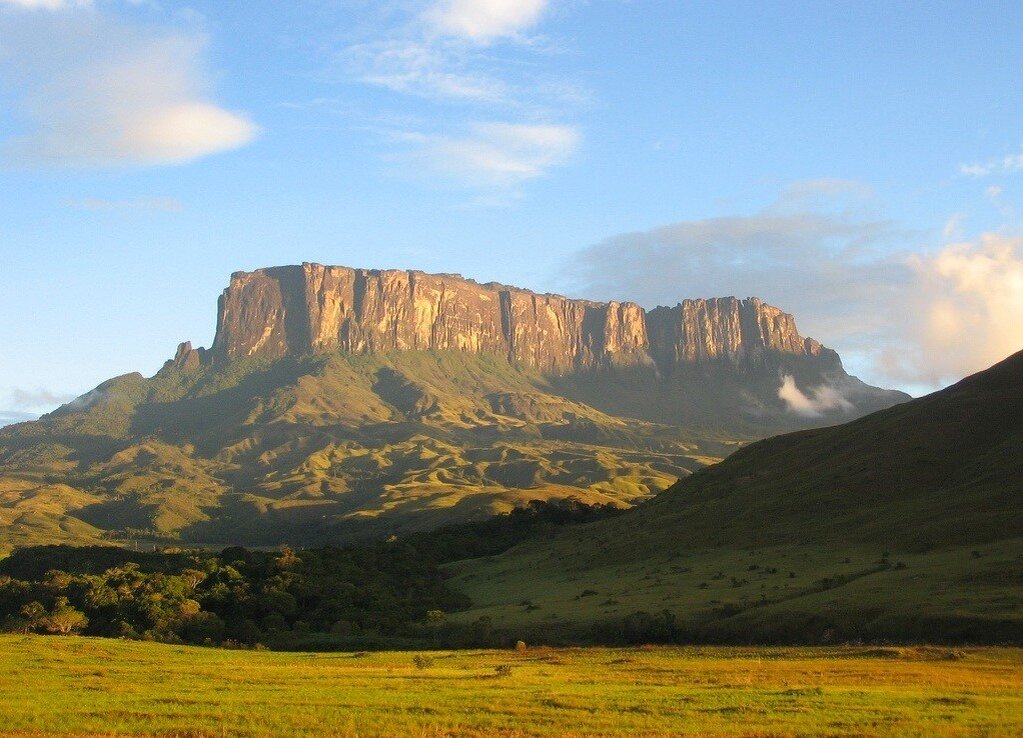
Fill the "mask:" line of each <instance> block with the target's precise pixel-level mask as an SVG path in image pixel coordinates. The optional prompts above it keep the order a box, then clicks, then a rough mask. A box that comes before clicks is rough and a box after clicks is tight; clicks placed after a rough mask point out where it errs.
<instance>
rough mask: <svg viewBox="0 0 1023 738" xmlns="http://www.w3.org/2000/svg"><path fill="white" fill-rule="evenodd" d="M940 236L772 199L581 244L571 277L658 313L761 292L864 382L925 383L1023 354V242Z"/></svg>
mask: <svg viewBox="0 0 1023 738" xmlns="http://www.w3.org/2000/svg"><path fill="white" fill-rule="evenodd" d="M784 199H785V198H780V201H781V200H784ZM934 240H935V241H937V242H938V243H937V245H930V246H929V245H927V242H926V241H925V240H924V239H922V237H921V235H920V234H913V233H908V232H905V231H901V230H899V229H897V228H896V227H895V226H894V225H893V224H892V223H890V222H888V221H885V220H883V219H878V218H876V217H875V218H869V217H865V216H863V215H854V214H849V213H847V212H828V211H826V210H821V209H817V210H814V209H803V210H798V209H795V210H790V211H788V212H778V208H777V204H776V205H773V206H772V207H770V208H767V209H765V211H762V212H761V213H757V214H753V215H746V216H742V215H739V216H730V217H721V218H710V219H706V220H696V221H682V222H679V223H674V224H671V225H666V226H662V227H660V228H655V229H652V230H649V231H644V232H637V233H628V234H623V235H620V236H615V237H613V238H610V239H608V240H606V241H604V242H601V243H598V244H596V245H594V246H591V247H589V248H587V249H585V250H583V251H582V252H581V253H580V254H579V255H578V256H577V258H576V259H575V260H574V261H573V262H572V263H570V264H568V265H567V275H566V281H569V282H572V283H573V289H572V291H573V292H574V293H576V294H582V295H586V296H589V297H594V298H605V299H619V300H635V301H637V302H640V303H641V304H644V305H647V306H649V307H652V306H654V305H657V304H667V305H674V304H675V303H676V302H678V301H679V300H681V299H683V298H687V297H715V296H725V295H738V296H740V297H745V296H754V295H755V296H758V297H760V298H762V299H764V300H766V301H768V302H770V303H772V304H774V305H777V306H778V307H780V308H782V309H783V310H787V311H789V312H791V313H793V314H794V315H795V317H796V319H797V321H798V323H799V327H800V330H801V332H802V333H803V334H804V335H809V336H813V337H815V338H817V339H819V340H822V341H823V342H824V343H826V344H829V345H831V346H833V347H834V348H836V349H838V350H839V352H840V353H841V354H842V356H843V358H844V359H845V360H846V363H847V364H852V366H853V368H854V369H855V370H856V371H858V372H861V373H864V374H866V377H865V378H866V379H868V380H870V381H872V382H875V383H882V384H889V385H891V384H906V383H909V384H911V385H913V386H915V387H917V388H920V389H923V388H924V387H928V386H929V387H934V386H938V385H941V384H945V383H947V382H949V381H954V380H955V379H958V378H960V377H962V376H964V375H966V374H969V373H972V372H975V371H979V370H981V369H984V368H985V367H987V366H990V365H991V364H993V363H995V362H996V361H998V360H1000V359H1002V358H1004V357H1005V356H1007V355H1009V354H1010V353H1013V352H1014V351H1018V350H1020V349H1023V239H1020V238H1014V237H1009V236H1005V235H999V234H991V233H989V234H985V235H983V236H982V237H980V238H978V239H976V240H973V241H969V242H964V243H956V244H952V245H947V244H941V243H940V234H935V237H934ZM932 243H934V242H932ZM807 398H808V399H809V400H811V401H817V400H819V399H827V398H826V397H823V398H818V397H816V396H815V395H813V394H812V393H810V394H809V395H807ZM791 399H793V400H794V401H795V402H796V404H797V405H798V404H799V399H798V398H797V397H796V396H795V395H794V394H793V395H791Z"/></svg>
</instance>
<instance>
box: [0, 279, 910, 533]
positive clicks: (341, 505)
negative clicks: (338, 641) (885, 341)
mask: <svg viewBox="0 0 1023 738" xmlns="http://www.w3.org/2000/svg"><path fill="white" fill-rule="evenodd" d="M783 387H785V388H786V391H785V392H780V390H781V389H782V388H783ZM793 393H796V394H797V395H798V396H800V397H801V398H802V402H799V403H795V404H794V403H793V402H792V394H793ZM905 399H907V397H906V395H904V394H902V393H899V392H892V391H887V390H880V389H878V388H875V387H871V386H869V385H866V384H864V383H862V382H860V381H859V380H857V379H856V378H854V377H850V376H849V375H848V374H846V372H845V371H844V369H843V368H842V364H841V361H840V359H839V357H838V355H837V354H836V353H835V352H833V351H831V350H829V349H826V348H824V347H822V346H821V345H820V344H819V343H818V342H816V341H814V340H813V339H808V338H803V337H802V336H800V335H799V333H798V331H797V330H796V325H795V320H794V319H793V318H792V316H790V315H788V314H786V313H784V312H782V311H781V310H779V309H777V308H774V307H771V306H769V305H765V304H764V303H762V302H761V301H760V300H757V299H755V298H750V299H746V300H739V299H736V298H732V297H726V298H718V299H710V300H685V301H683V302H681V303H679V304H678V305H676V306H675V307H671V308H668V307H661V308H656V309H654V310H650V311H645V310H644V309H642V308H641V307H640V306H638V305H635V304H633V303H617V302H609V303H599V302H591V301H587V300H574V299H569V298H566V297H561V296H558V295H549V294H547V295H541V294H536V293H533V292H529V291H528V290H523V289H518V288H513V287H506V286H504V285H499V284H495V283H488V284H479V283H476V282H473V281H471V280H467V279H463V278H461V277H459V276H456V275H429V274H423V273H422V272H414V271H376V270H360V269H350V268H347V267H326V266H320V265H317V264H304V265H301V266H286V267H275V268H270V269H261V270H257V271H254V272H248V273H236V274H234V275H232V277H231V282H230V285H229V286H228V288H227V289H226V290H225V291H224V293H223V295H222V296H221V298H220V302H219V310H218V316H217V332H216V337H215V339H214V342H213V345H212V346H211V347H210V348H209V349H204V348H192V346H191V344H190V343H187V342H186V343H183V344H181V345H180V346H179V347H178V351H177V353H176V354H175V356H174V358H173V359H171V360H170V361H168V362H167V363H166V364H165V365H164V367H163V368H162V369H161V370H160V371H159V372H158V373H157V375H156V376H154V377H152V378H149V379H147V378H145V377H143V376H142V375H140V374H129V375H125V376H122V377H117V378H115V379H112V380H109V381H108V382H104V383H103V384H102V385H100V386H99V387H97V388H96V389H95V390H93V391H91V392H89V393H87V394H86V395H83V396H82V397H80V398H78V399H77V400H75V401H74V402H72V403H69V404H67V405H65V406H63V407H61V408H60V409H58V410H56V411H54V412H53V413H51V414H49V415H47V416H44V417H43V418H41V419H40V420H39V421H36V422H33V423H24V424H21V425H17V426H10V427H8V428H5V429H2V430H0V543H2V542H3V541H6V542H8V543H27V542H40V541H58V540H64V541H67V540H72V541H95V540H100V539H114V540H125V539H130V538H146V539H153V540H177V539H184V540H189V541H197V542H209V543H228V542H238V543H249V544H253V543H262V544H274V543H279V542H281V541H290V542H293V543H299V544H304V543H313V542H321V541H325V540H329V541H343V540H349V539H352V538H358V537H363V538H364V537H374V536H381V535H389V534H391V533H394V532H401V531H403V530H409V529H415V528H424V527H430V526H433V525H437V524H440V523H444V522H449V521H452V520H460V519H466V518H472V517H478V516H483V515H486V514H490V513H493V512H495V511H502V510H507V509H508V508H509V507H510V506H513V505H516V504H521V503H522V502H525V501H528V500H530V499H549V498H561V497H568V496H574V497H578V498H579V499H581V500H583V501H585V502H591V503H595V502H600V503H613V504H617V505H631V504H633V503H634V502H635V501H638V500H641V499H644V498H646V497H648V496H650V495H652V494H654V493H656V492H658V491H660V490H661V489H664V488H665V487H667V486H669V485H670V484H672V483H673V482H674V481H675V480H676V479H677V478H679V477H683V476H686V475H688V474H689V473H691V472H692V471H693V470H695V469H698V468H700V467H701V466H703V465H705V464H707V463H708V462H712V461H715V460H717V459H720V458H722V457H724V456H725V455H727V454H728V453H730V452H731V451H732V450H733V449H734V448H736V447H738V446H740V445H742V444H744V443H745V442H747V441H749V440H754V439H757V438H762V437H764V436H767V435H771V434H774V433H777V432H779V431H783V430H792V429H796V428H802V427H807V426H812V425H820V424H829V423H833V422H838V421H840V420H844V419H849V418H852V417H856V416H858V415H862V414H864V413H866V412H870V411H873V410H876V409H879V408H882V407H888V406H890V405H892V404H894V403H897V402H901V401H903V400H905Z"/></svg>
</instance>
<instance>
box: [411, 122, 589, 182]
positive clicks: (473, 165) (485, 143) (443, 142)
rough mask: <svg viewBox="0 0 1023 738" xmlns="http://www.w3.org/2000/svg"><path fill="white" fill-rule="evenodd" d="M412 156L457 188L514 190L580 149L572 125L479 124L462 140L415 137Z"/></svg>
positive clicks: (460, 137) (469, 130)
mask: <svg viewBox="0 0 1023 738" xmlns="http://www.w3.org/2000/svg"><path fill="white" fill-rule="evenodd" d="M410 141H411V142H412V143H413V144H414V145H415V146H416V149H415V151H414V152H413V154H412V155H411V156H412V158H413V159H416V160H418V161H420V162H421V163H422V164H423V165H424V167H425V168H426V169H428V170H429V171H431V172H433V173H435V174H437V175H440V176H441V177H442V178H445V179H448V180H451V181H453V182H455V183H461V184H467V185H470V186H474V187H482V188H493V187H509V186H514V185H517V184H520V183H522V182H524V181H526V180H529V179H533V178H535V177H539V176H542V175H544V174H545V173H547V172H548V171H549V170H550V169H551V168H553V167H556V166H559V165H561V164H564V163H565V162H566V161H567V160H568V159H569V158H570V157H571V156H572V154H573V153H574V152H575V150H576V148H577V147H578V145H579V133H578V131H577V130H576V129H575V128H573V127H571V126H560V125H528V124H520V123H475V124H472V125H471V126H470V127H469V129H468V131H467V132H466V133H464V134H463V135H460V136H413V137H410Z"/></svg>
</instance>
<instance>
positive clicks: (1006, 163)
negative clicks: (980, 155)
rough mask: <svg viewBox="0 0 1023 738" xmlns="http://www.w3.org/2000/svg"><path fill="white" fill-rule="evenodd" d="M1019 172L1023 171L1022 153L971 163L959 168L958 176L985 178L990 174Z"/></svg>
mask: <svg viewBox="0 0 1023 738" xmlns="http://www.w3.org/2000/svg"><path fill="white" fill-rule="evenodd" d="M1021 171H1023V152H1020V153H1018V154H1009V155H1007V156H1003V157H1002V158H1000V159H990V160H988V161H985V162H973V163H971V164H961V165H960V166H959V172H960V174H966V175H969V176H971V177H986V176H988V175H990V174H1012V173H1014V172H1021Z"/></svg>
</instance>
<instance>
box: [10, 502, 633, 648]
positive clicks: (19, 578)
mask: <svg viewBox="0 0 1023 738" xmlns="http://www.w3.org/2000/svg"><path fill="white" fill-rule="evenodd" d="M618 512H620V511H619V510H617V509H616V508H614V507H612V506H587V505H583V504H582V503H579V502H578V501H575V500H561V501H550V502H543V501H534V502H531V503H530V504H528V505H527V506H525V507H523V508H517V509H515V510H513V511H512V512H510V513H508V514H505V515H499V516H495V517H493V518H490V519H488V520H484V521H480V522H473V523H463V524H456V525H448V526H445V527H443V528H440V529H437V530H434V531H430V532H424V533H415V534H411V535H408V536H405V537H402V538H398V539H394V540H391V541H387V542H379V543H374V544H370V545H361V546H348V547H331V546H327V547H320V548H310V549H292V548H290V547H287V546H283V547H281V548H280V549H279V550H276V551H253V550H248V549H246V548H243V547H241V546H231V547H228V548H225V549H224V550H222V551H220V552H210V551H203V550H182V549H166V550H163V551H154V552H133V551H128V550H126V549H122V548H114V547H99V546H96V547H83V548H74V547H70V546H38V547H30V548H24V549H20V550H18V551H15V552H14V553H13V554H12V555H11V556H10V557H8V558H7V559H4V560H3V561H0V630H3V631H7V632H22V633H28V632H38V633H53V634H70V633H82V634H87V635H96V636H111V637H120V638H140V639H146V640H155V641H162V642H171V643H182V642H183V643H196V644H208V645H244V646H254V645H257V644H264V645H269V646H274V647H288V646H289V645H301V644H309V643H319V644H321V645H326V646H328V647H329V646H330V644H332V643H333V644H335V645H337V644H346V643H347V644H352V645H353V646H358V645H359V644H371V643H372V642H373V641H374V640H380V641H383V642H384V643H393V642H394V639H406V641H409V639H413V640H414V639H422V638H423V637H424V634H428V633H441V632H442V633H446V634H448V635H451V633H452V631H451V629H450V628H446V627H445V623H444V621H445V615H446V614H447V613H452V612H457V611H460V610H465V609H467V608H469V607H470V605H471V604H472V603H471V602H470V600H469V599H468V597H466V596H465V595H463V594H461V593H459V592H456V591H454V590H452V589H451V588H450V587H448V586H447V583H446V576H445V573H444V571H443V569H442V565H443V564H445V563H448V562H450V561H455V560H459V559H465V558H474V557H478V556H489V555H494V554H497V553H500V552H501V551H504V550H506V549H508V548H510V547H511V546H513V545H515V544H517V543H519V542H521V541H523V540H526V539H530V538H537V537H543V536H548V535H552V534H553V533H554V532H556V531H557V530H558V529H560V528H563V527H565V526H568V525H576V524H579V523H585V522H591V521H594V520H598V519H601V518H605V517H609V516H612V515H615V514H617V513H618ZM489 631H490V627H489V624H488V623H486V622H485V621H482V620H481V621H480V622H477V623H474V624H472V625H471V626H469V627H468V628H466V629H465V633H464V638H467V639H469V642H475V641H480V640H485V639H486V637H487V635H488V634H489ZM388 639H390V640H388ZM409 642H410V644H411V641H409Z"/></svg>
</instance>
